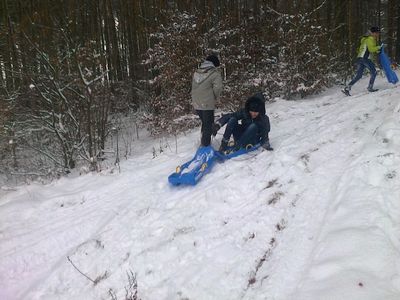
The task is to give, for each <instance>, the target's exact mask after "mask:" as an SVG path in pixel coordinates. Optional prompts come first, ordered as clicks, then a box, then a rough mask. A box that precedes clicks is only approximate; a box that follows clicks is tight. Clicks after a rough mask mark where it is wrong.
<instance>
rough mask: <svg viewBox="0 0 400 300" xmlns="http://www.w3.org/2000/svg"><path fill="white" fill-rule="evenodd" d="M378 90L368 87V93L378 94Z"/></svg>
mask: <svg viewBox="0 0 400 300" xmlns="http://www.w3.org/2000/svg"><path fill="white" fill-rule="evenodd" d="M377 91H378V89H374V88H373V87H372V86H368V92H370V93H373V92H377Z"/></svg>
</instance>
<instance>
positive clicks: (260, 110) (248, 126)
mask: <svg viewBox="0 0 400 300" xmlns="http://www.w3.org/2000/svg"><path fill="white" fill-rule="evenodd" d="M239 121H241V124H239ZM225 124H227V125H226V128H225V132H224V135H223V138H222V141H221V146H220V148H219V151H220V152H224V151H226V149H227V147H228V143H229V140H230V138H231V136H233V139H234V141H235V149H239V148H246V147H247V146H248V145H253V146H254V145H256V144H258V143H260V144H261V146H262V147H263V148H264V149H266V150H269V151H272V150H273V148H272V147H271V145H270V143H269V137H268V134H269V131H270V123H269V118H268V116H267V115H266V112H265V104H264V97H263V96H262V94H256V95H254V96H252V97H250V98H248V99H247V101H246V104H245V107H244V108H243V109H241V110H239V111H237V112H233V113H230V114H226V115H223V116H222V117H221V118H220V119H218V120H217V121H216V122H215V127H214V130H213V134H214V135H216V134H217V132H218V130H219V129H220V128H221V127H222V126H224V125H225Z"/></svg>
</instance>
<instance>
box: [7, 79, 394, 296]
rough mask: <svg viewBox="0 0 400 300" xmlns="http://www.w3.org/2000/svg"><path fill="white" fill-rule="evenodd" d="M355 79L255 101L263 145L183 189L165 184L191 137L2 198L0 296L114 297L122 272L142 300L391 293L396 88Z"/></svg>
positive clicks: (194, 137)
mask: <svg viewBox="0 0 400 300" xmlns="http://www.w3.org/2000/svg"><path fill="white" fill-rule="evenodd" d="M365 83H366V81H364V82H362V83H359V84H358V85H357V86H356V87H355V88H354V89H353V93H354V94H355V96H353V97H344V96H343V95H341V94H340V92H339V90H338V89H332V90H329V91H328V92H327V93H325V94H324V95H323V96H320V97H317V98H313V99H307V100H304V101H296V102H290V101H283V100H278V101H276V102H274V103H271V104H267V107H266V108H267V113H268V114H269V116H270V120H271V126H272V131H271V135H270V139H271V143H272V146H273V147H274V148H275V151H274V152H266V151H265V152H262V151H257V152H256V153H251V154H249V155H247V156H241V157H238V158H235V159H232V160H230V161H228V162H225V163H223V164H216V165H215V166H214V168H213V170H212V172H211V173H210V174H207V175H206V176H205V177H204V178H203V179H202V180H201V181H200V182H199V184H198V185H197V186H195V187H171V186H169V185H168V183H167V177H168V175H169V174H170V173H171V172H172V171H173V170H175V167H176V166H177V165H178V164H180V163H182V162H184V161H187V160H188V159H190V158H191V156H192V155H193V154H194V152H195V150H196V147H197V143H198V140H199V133H198V131H197V130H196V131H194V132H192V133H190V134H188V135H186V136H181V137H180V138H179V140H178V153H175V146H173V144H174V142H173V141H172V140H171V141H169V144H168V145H167V147H164V148H163V152H162V153H159V152H158V153H157V156H156V157H155V158H153V153H152V150H151V149H152V146H153V144H151V143H148V144H146V145H144V148H143V149H145V150H144V151H141V152H140V153H139V152H138V153H136V154H135V156H134V157H132V158H131V159H129V160H127V161H125V162H123V163H122V165H121V169H122V171H121V173H115V174H110V173H103V174H88V175H85V176H81V177H79V178H62V179H60V180H58V181H55V182H53V183H52V184H49V185H46V186H42V185H29V186H22V187H19V188H18V189H17V190H16V191H11V192H8V193H7V194H5V195H3V196H2V198H1V199H0V299H4V300H11V299H68V300H70V299H112V298H114V299H125V294H126V291H125V288H128V285H129V280H128V274H134V275H135V276H136V282H137V296H138V298H141V299H157V300H159V299H218V300H220V299H230V300H231V299H276V300H281V299H282V300H286V299H296V300H297V299H307V300H310V299H311V300H312V299H315V300H320V299H340V300H342V299H349V300H350V299H351V300H354V299H363V300H365V299H367V300H368V299H371V300H375V299H376V300H378V299H379V300H380V299H393V300H394V299H400V201H399V199H400V197H399V196H400V168H399V166H400V152H399V149H400V102H399V99H400V90H399V89H398V87H393V86H390V85H389V84H387V83H384V82H383V80H382V79H380V80H378V84H377V87H380V88H382V89H381V90H380V91H379V92H376V93H373V94H364V93H363V91H362V88H363V87H362V85H363V84H365ZM357 87H358V89H357ZM220 138H221V135H218V136H217V141H214V143H215V145H218V141H219V140H220ZM157 143H158V141H154V144H157ZM78 270H79V271H78ZM80 272H82V273H83V274H84V275H83V274H81V273H80ZM85 276H87V277H85ZM130 278H131V279H132V276H130ZM131 283H132V280H131ZM128 290H129V288H128ZM135 291H136V288H135V287H134V288H131V289H130V292H131V293H134V292H135Z"/></svg>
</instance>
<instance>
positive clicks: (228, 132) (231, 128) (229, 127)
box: [223, 117, 239, 141]
mask: <svg viewBox="0 0 400 300" xmlns="http://www.w3.org/2000/svg"><path fill="white" fill-rule="evenodd" d="M238 125H239V123H238V120H237V119H236V118H234V117H232V118H230V119H229V121H228V123H226V128H225V132H224V135H223V139H224V140H225V141H229V139H230V138H231V136H232V135H233V134H234V133H235V132H236V129H237V127H238ZM235 134H236V133H235Z"/></svg>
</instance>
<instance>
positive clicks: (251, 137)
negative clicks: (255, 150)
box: [223, 117, 260, 147]
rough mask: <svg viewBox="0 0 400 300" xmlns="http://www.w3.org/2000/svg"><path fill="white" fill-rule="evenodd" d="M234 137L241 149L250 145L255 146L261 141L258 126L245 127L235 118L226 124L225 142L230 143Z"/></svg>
mask: <svg viewBox="0 0 400 300" xmlns="http://www.w3.org/2000/svg"><path fill="white" fill-rule="evenodd" d="M232 135H233V139H234V140H235V143H236V145H237V146H240V147H246V146H247V145H248V144H252V145H255V144H257V143H258V141H259V140H260V136H259V134H258V128H257V125H256V124H254V123H252V124H250V125H248V126H244V125H241V124H239V122H238V120H237V119H236V118H234V117H232V118H230V119H229V121H228V123H227V124H226V128H225V132H224V136H223V137H224V140H226V141H229V139H230V138H231V136H232Z"/></svg>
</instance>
